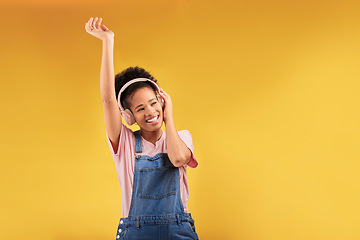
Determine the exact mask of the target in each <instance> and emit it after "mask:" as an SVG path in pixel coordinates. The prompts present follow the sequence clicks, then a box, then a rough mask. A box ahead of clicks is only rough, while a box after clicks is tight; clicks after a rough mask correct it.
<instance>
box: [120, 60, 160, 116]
mask: <svg viewBox="0 0 360 240" xmlns="http://www.w3.org/2000/svg"><path fill="white" fill-rule="evenodd" d="M135 78H148V79H150V80H152V81H154V82H155V83H156V84H157V85H159V84H158V83H157V80H156V79H155V78H154V77H153V76H152V75H151V74H150V73H149V72H148V71H146V70H145V69H144V68H141V67H138V66H135V67H128V68H126V69H125V70H123V71H121V72H120V73H117V74H116V75H115V94H116V100H118V95H119V92H120V89H121V88H122V87H123V86H124V85H125V84H126V83H127V82H129V81H130V80H132V79H135ZM143 87H147V88H150V89H152V90H153V91H154V93H155V95H156V90H157V89H156V87H155V86H153V84H151V83H149V82H136V83H133V84H131V85H130V86H129V87H127V88H126V89H125V91H124V92H122V93H121V96H120V103H121V105H122V107H123V108H124V109H127V108H130V105H129V98H131V97H132V96H133V95H134V93H135V91H136V90H138V89H139V88H143Z"/></svg>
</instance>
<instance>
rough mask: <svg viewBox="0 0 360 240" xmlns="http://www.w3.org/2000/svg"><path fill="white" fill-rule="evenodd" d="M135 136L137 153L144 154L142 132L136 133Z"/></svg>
mask: <svg viewBox="0 0 360 240" xmlns="http://www.w3.org/2000/svg"><path fill="white" fill-rule="evenodd" d="M134 135H135V152H136V153H141V152H142V141H141V134H140V130H137V131H135V132H134Z"/></svg>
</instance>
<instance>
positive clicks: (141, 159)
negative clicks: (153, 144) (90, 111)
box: [116, 130, 199, 240]
mask: <svg viewBox="0 0 360 240" xmlns="http://www.w3.org/2000/svg"><path fill="white" fill-rule="evenodd" d="M134 134H135V150H136V155H137V156H136V157H135V167H134V181H133V191H132V197H131V205H130V210H129V216H128V217H127V218H121V219H120V222H119V225H118V229H117V233H116V239H117V240H118V239H149V240H150V239H157V240H158V239H169V240H176V239H181V240H183V239H199V238H198V235H197V233H196V232H195V225H194V219H193V218H192V217H191V214H190V213H185V212H184V207H183V204H182V201H181V196H180V179H179V169H178V168H177V167H174V165H173V164H172V163H171V161H170V160H169V157H168V154H167V153H158V154H156V155H155V156H153V157H149V156H147V155H140V154H141V152H142V141H141V135H140V130H138V131H135V132H134Z"/></svg>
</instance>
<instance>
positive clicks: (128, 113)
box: [121, 109, 135, 126]
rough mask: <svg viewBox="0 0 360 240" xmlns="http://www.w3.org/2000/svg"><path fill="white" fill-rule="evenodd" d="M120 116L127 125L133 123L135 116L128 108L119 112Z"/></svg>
mask: <svg viewBox="0 0 360 240" xmlns="http://www.w3.org/2000/svg"><path fill="white" fill-rule="evenodd" d="M121 115H122V117H123V118H124V120H125V122H126V123H127V125H129V126H131V125H133V124H134V123H135V118H134V116H133V114H132V113H131V111H130V110H129V109H125V111H122V112H121Z"/></svg>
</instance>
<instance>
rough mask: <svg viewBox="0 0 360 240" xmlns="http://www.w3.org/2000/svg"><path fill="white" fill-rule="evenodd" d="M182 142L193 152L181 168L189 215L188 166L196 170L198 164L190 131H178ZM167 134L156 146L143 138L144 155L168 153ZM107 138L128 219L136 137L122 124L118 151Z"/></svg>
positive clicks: (182, 194)
mask: <svg viewBox="0 0 360 240" xmlns="http://www.w3.org/2000/svg"><path fill="white" fill-rule="evenodd" d="M177 132H178V134H179V137H180V138H181V140H182V141H183V142H184V143H185V144H186V145H187V146H188V148H189V149H190V150H191V159H190V162H188V164H185V165H183V166H181V167H179V173H180V174H179V175H180V195H181V200H182V203H183V206H184V211H185V212H186V213H188V212H189V211H188V208H187V201H188V200H189V187H188V183H187V178H186V166H189V167H191V168H196V167H197V165H198V162H197V160H196V158H195V156H194V154H193V151H194V146H193V144H192V138H191V134H190V132H189V131H188V130H181V131H177ZM165 137H166V132H165V131H163V134H162V135H161V137H160V139H159V140H158V141H156V143H155V145H154V144H152V143H151V142H148V141H146V140H145V139H144V138H143V137H141V140H142V144H143V149H142V153H141V154H143V155H148V156H150V157H153V156H155V155H156V154H157V153H160V152H163V153H167V148H166V141H165ZM106 138H107V141H108V144H109V147H110V151H111V155H112V157H113V159H114V161H115V166H116V172H117V176H118V179H119V183H120V188H121V195H122V215H123V218H126V217H128V215H129V210H130V203H131V195H132V189H133V180H134V164H135V136H134V132H133V131H132V130H131V129H130V128H128V127H127V126H125V125H124V123H122V128H121V133H120V139H119V146H118V148H117V149H113V147H112V145H111V142H110V138H109V136H108V134H107V132H106ZM115 152H116V153H115Z"/></svg>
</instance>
